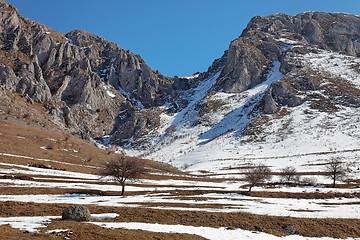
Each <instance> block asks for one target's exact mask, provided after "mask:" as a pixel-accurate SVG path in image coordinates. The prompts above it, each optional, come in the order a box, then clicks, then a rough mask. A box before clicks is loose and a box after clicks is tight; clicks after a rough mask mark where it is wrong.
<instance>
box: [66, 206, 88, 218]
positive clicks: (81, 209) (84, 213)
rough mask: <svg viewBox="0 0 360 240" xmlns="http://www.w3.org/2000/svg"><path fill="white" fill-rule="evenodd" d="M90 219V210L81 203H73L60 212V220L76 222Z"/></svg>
mask: <svg viewBox="0 0 360 240" xmlns="http://www.w3.org/2000/svg"><path fill="white" fill-rule="evenodd" d="M90 219H91V213H90V210H89V209H88V208H87V207H85V206H82V205H75V206H70V207H67V208H65V210H64V211H63V212H62V220H71V221H77V222H88V221H90Z"/></svg>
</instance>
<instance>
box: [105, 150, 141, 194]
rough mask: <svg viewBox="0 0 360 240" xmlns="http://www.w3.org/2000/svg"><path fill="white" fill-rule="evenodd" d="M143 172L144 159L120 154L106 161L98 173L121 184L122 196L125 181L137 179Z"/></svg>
mask: <svg viewBox="0 0 360 240" xmlns="http://www.w3.org/2000/svg"><path fill="white" fill-rule="evenodd" d="M143 173H145V164H144V160H141V159H136V158H126V157H123V156H120V157H118V158H117V159H115V160H113V161H110V162H106V163H105V166H104V169H103V170H102V171H101V172H100V175H102V177H111V178H112V179H113V180H115V181H117V182H119V183H120V184H121V186H122V189H121V196H124V192H125V181H126V180H128V179H137V178H138V177H139V176H140V175H141V174H143Z"/></svg>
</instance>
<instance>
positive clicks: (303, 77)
mask: <svg viewBox="0 0 360 240" xmlns="http://www.w3.org/2000/svg"><path fill="white" fill-rule="evenodd" d="M269 36H270V35H269ZM276 41H277V43H278V44H280V46H281V47H282V49H283V51H284V54H283V57H282V59H281V61H282V62H279V61H273V62H272V63H271V64H269V66H268V70H267V73H266V74H265V77H266V79H265V80H264V81H263V82H261V83H260V84H258V85H256V86H253V87H251V88H250V89H248V90H245V91H241V92H238V93H226V92H224V91H222V90H220V91H214V89H215V85H216V84H217V83H218V82H221V78H224V76H221V74H220V72H221V69H220V70H219V71H218V72H217V73H216V74H213V75H212V76H210V77H208V78H207V79H205V80H203V81H202V82H200V84H199V85H198V87H197V88H196V89H195V90H193V92H192V94H191V95H190V96H189V98H190V103H189V104H188V106H187V107H186V108H184V109H183V110H182V111H180V112H178V113H176V114H166V112H165V111H164V112H163V113H162V115H161V126H160V128H159V130H158V133H157V136H158V137H156V138H154V139H153V141H152V145H151V148H146V149H145V150H144V149H143V150H138V149H137V150H134V149H128V150H126V151H127V153H128V154H132V155H140V156H143V157H146V158H150V159H154V160H158V161H163V162H167V163H170V164H173V165H175V166H176V167H179V168H181V169H185V170H187V171H191V172H193V173H198V174H199V173H206V174H217V175H218V176H221V177H224V176H227V177H231V176H234V174H235V175H236V174H238V173H239V172H240V170H239V168H241V167H243V166H246V165H248V164H249V163H260V162H261V163H265V164H266V165H268V166H271V167H272V168H273V170H274V171H279V169H280V168H283V167H284V166H290V165H291V166H295V167H296V168H297V170H298V171H300V172H314V173H316V172H319V171H322V170H321V165H322V164H324V163H325V162H326V160H328V159H329V158H330V157H339V158H341V159H343V160H346V161H348V162H349V163H352V166H353V170H355V173H356V171H357V169H358V168H359V164H358V163H356V160H357V159H359V156H360V146H359V142H360V129H359V127H358V123H359V120H360V112H359V106H360V101H359V99H360V72H359V70H358V69H359V66H360V59H359V58H358V57H353V56H348V55H344V54H340V53H337V52H334V51H329V50H319V49H317V48H314V47H313V46H307V45H304V44H303V43H302V42H301V41H296V40H290V38H286V36H282V37H281V38H277V39H276ZM299 49H300V50H301V51H300V50H299ZM303 49H306V50H303ZM285 63H286V64H287V65H288V66H291V69H290V70H288V71H281V68H282V66H283V65H285ZM269 99H270V100H269ZM289 99H290V100H289ZM267 101H270V102H271V101H272V102H273V104H274V106H275V107H276V110H275V111H274V112H273V113H270V114H266V113H265V112H264V105H266V104H267ZM294 102H295V103H296V104H294ZM314 175H316V174H314Z"/></svg>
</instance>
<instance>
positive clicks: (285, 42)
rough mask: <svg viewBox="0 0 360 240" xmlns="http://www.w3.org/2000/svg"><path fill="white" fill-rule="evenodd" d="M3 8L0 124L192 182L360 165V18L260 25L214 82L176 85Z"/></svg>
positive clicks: (250, 29)
mask: <svg viewBox="0 0 360 240" xmlns="http://www.w3.org/2000/svg"><path fill="white" fill-rule="evenodd" d="M0 8H1V15H0V19H1V24H0V44H1V50H0V85H1V88H0V99H1V101H2V103H3V104H2V106H1V108H0V110H1V112H0V116H1V117H2V118H5V117H12V118H13V119H16V121H20V122H26V123H27V124H32V125H38V126H40V127H45V128H56V129H58V130H62V131H67V132H69V133H71V134H73V135H78V136H80V137H82V138H84V139H87V140H89V141H93V139H96V140H97V141H98V142H99V143H101V144H104V145H108V144H115V145H117V146H119V147H120V148H122V150H124V151H125V152H127V153H128V154H131V155H139V156H143V157H148V158H152V159H157V160H161V161H165V162H170V163H172V164H174V165H176V166H178V167H185V166H186V167H187V168H188V169H190V170H194V171H197V170H198V171H200V170H204V169H207V171H212V170H213V171H217V169H230V168H231V167H234V166H240V165H241V164H244V162H246V161H253V160H257V159H262V160H263V161H267V160H268V159H271V158H283V159H285V160H286V161H290V160H291V161H294V162H297V161H299V162H301V161H302V162H303V161H304V159H303V158H306V156H307V155H308V154H313V155H314V156H318V158H319V159H320V155H321V154H333V155H338V154H340V155H341V154H347V156H348V157H350V158H355V157H356V154H357V152H358V149H357V143H358V142H359V137H360V132H359V130H358V128H357V122H358V121H359V119H360V114H359V106H360V89H359V87H360V75H359V74H360V73H359V64H360V60H359V58H358V57H359V54H360V18H359V17H358V16H355V15H350V14H345V13H324V12H305V13H301V14H298V15H295V16H290V15H286V14H275V15H270V16H265V17H260V16H256V17H254V18H253V19H251V21H250V22H249V24H248V25H247V27H246V28H245V29H244V30H243V32H242V34H241V35H240V36H239V37H238V38H237V39H235V40H233V41H232V42H231V43H230V46H229V49H228V50H226V51H225V53H224V55H223V56H222V57H221V58H219V59H217V60H215V61H214V63H213V64H212V66H210V67H209V69H208V71H207V72H204V73H200V74H197V75H195V76H192V77H187V78H178V77H174V78H170V77H166V76H163V75H162V74H161V73H159V71H155V70H152V69H151V68H150V67H149V66H148V65H147V64H146V63H145V61H144V60H143V59H142V58H141V57H140V56H139V55H135V54H133V53H131V52H130V51H129V50H124V49H122V48H120V47H119V46H118V45H116V44H114V43H111V42H108V41H106V40H105V39H104V38H102V37H98V36H96V35H93V34H91V33H88V32H84V31H81V30H74V31H71V32H69V33H67V34H63V33H58V32H55V31H53V30H51V29H50V28H48V27H46V26H44V25H42V24H39V23H37V22H34V21H32V20H29V19H26V18H24V17H22V16H21V15H20V14H19V12H18V11H17V9H16V8H15V7H13V6H12V5H10V4H8V3H6V2H4V1H0ZM239 159H242V160H243V161H240V160H239Z"/></svg>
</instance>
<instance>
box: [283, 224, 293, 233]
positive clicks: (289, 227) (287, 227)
mask: <svg viewBox="0 0 360 240" xmlns="http://www.w3.org/2000/svg"><path fill="white" fill-rule="evenodd" d="M281 228H282V229H284V230H285V231H286V232H288V233H290V234H295V233H296V228H295V227H294V226H292V225H290V224H281Z"/></svg>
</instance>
